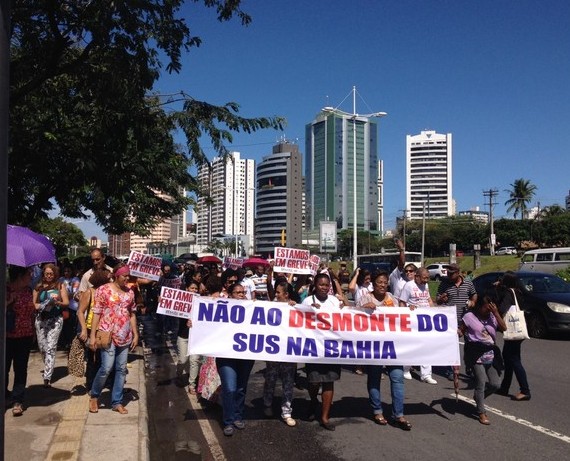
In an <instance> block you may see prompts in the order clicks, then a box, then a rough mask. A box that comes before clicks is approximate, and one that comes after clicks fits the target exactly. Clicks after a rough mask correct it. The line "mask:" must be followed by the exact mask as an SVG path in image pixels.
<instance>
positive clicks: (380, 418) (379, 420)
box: [374, 413, 388, 426]
mask: <svg viewBox="0 0 570 461" xmlns="http://www.w3.org/2000/svg"><path fill="white" fill-rule="evenodd" d="M374 422H375V423H376V424H379V425H380V426H385V425H386V424H388V421H386V418H384V415H382V414H381V413H378V414H377V415H374Z"/></svg>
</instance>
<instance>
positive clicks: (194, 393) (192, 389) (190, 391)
mask: <svg viewBox="0 0 570 461" xmlns="http://www.w3.org/2000/svg"><path fill="white" fill-rule="evenodd" d="M188 393H189V394H190V395H196V389H195V388H193V387H189V388H188Z"/></svg>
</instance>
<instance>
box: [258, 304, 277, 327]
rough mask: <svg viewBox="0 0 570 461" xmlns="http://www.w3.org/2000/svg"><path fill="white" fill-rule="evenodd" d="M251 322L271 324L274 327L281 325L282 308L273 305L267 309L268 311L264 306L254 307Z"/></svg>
mask: <svg viewBox="0 0 570 461" xmlns="http://www.w3.org/2000/svg"><path fill="white" fill-rule="evenodd" d="M266 314H267V316H266ZM251 324H252V325H267V324H269V325H271V326H273V327H275V326H278V325H281V310H279V309H277V308H275V307H272V308H269V309H267V312H266V311H265V309H264V308H263V307H259V306H256V307H254V308H253V314H252V315H251Z"/></svg>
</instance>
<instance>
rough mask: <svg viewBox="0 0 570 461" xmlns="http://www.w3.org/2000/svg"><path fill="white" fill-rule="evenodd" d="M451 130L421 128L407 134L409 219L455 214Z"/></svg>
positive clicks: (442, 216) (407, 211)
mask: <svg viewBox="0 0 570 461" xmlns="http://www.w3.org/2000/svg"><path fill="white" fill-rule="evenodd" d="M451 161H452V140H451V133H447V134H439V133H436V132H435V131H422V132H421V133H420V134H418V135H407V136H406V213H407V217H408V219H422V218H423V217H424V216H425V218H426V219H433V218H444V217H446V216H451V215H452V214H454V205H453V199H452V182H451V163H452V162H451Z"/></svg>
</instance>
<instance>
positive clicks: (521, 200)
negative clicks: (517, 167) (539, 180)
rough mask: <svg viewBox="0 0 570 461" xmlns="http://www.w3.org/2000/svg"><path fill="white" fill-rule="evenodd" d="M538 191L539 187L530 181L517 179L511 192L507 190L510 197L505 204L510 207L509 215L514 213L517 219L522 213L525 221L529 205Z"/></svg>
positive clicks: (512, 185)
mask: <svg viewBox="0 0 570 461" xmlns="http://www.w3.org/2000/svg"><path fill="white" fill-rule="evenodd" d="M536 189H537V187H536V186H535V185H534V184H532V183H531V182H530V180H529V179H523V178H520V179H515V182H514V183H513V184H511V190H509V189H506V192H508V193H509V196H510V198H509V200H507V201H506V202H505V205H508V206H509V207H508V208H507V213H510V212H511V211H512V212H513V216H514V218H515V219H516V217H517V215H518V214H519V213H520V217H521V220H522V219H524V218H525V217H526V213H527V208H528V204H529V203H530V202H531V201H532V198H533V197H534V194H535V192H536Z"/></svg>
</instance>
